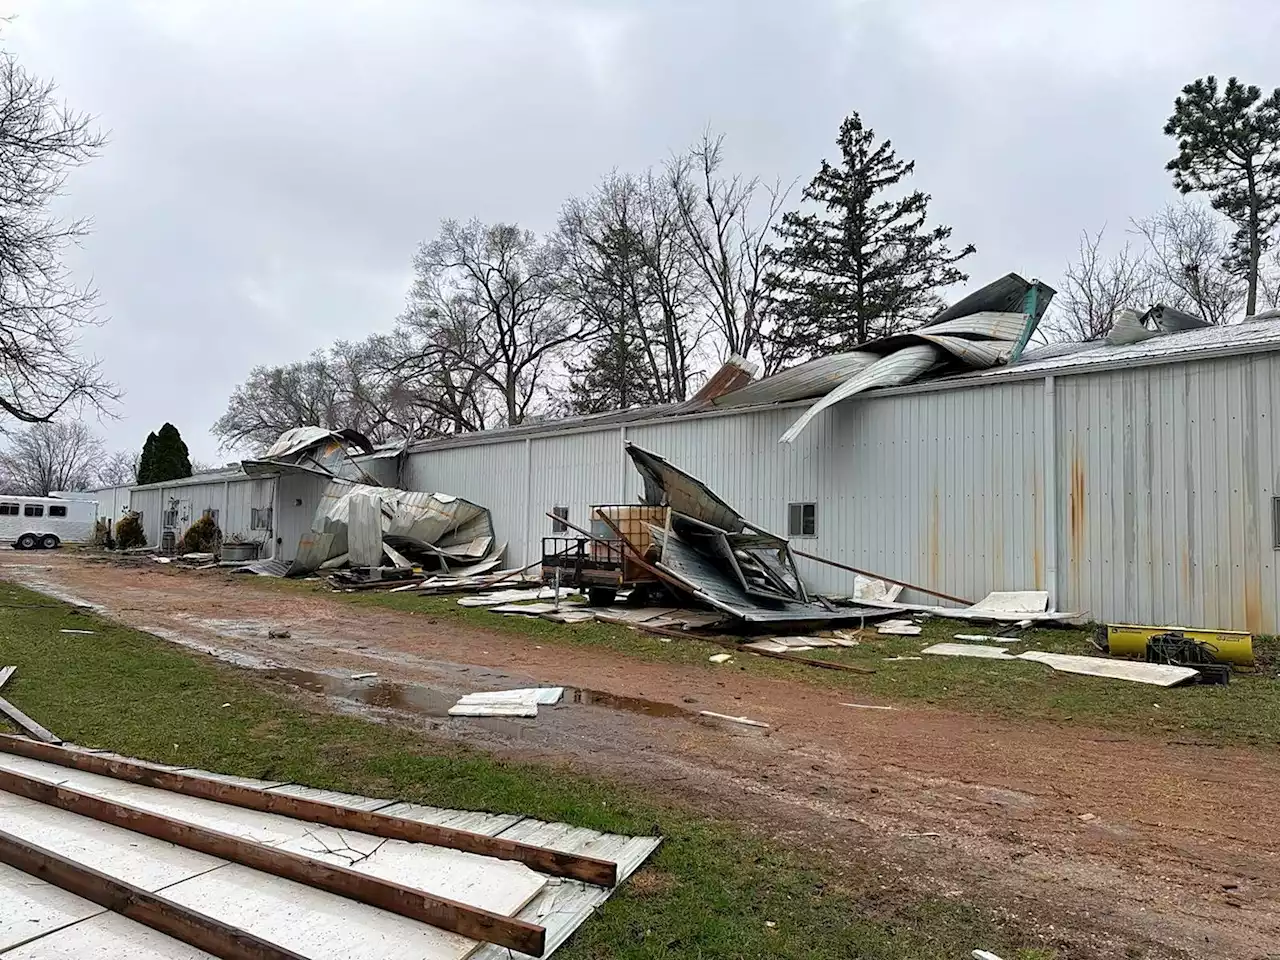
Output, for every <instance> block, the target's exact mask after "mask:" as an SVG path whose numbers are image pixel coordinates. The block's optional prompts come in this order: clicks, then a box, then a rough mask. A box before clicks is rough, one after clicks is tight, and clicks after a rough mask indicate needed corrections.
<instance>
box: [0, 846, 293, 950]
mask: <svg viewBox="0 0 1280 960" xmlns="http://www.w3.org/2000/svg"><path fill="white" fill-rule="evenodd" d="M0 863H7V864H8V865H9V866H11V867H13V868H15V869H17V870H21V871H22V872H23V873H26V874H29V875H31V876H33V877H38V878H39V879H41V880H44V881H46V882H48V883H51V884H53V885H54V886H55V887H61V888H62V889H63V890H67V891H69V892H71V893H74V894H75V895H76V896H78V897H83V898H84V899H85V900H89V901H91V902H92V903H96V904H98V906H100V907H105V908H106V909H108V910H110V911H112V912H113V913H118V914H120V915H121V916H123V917H128V918H129V919H130V920H133V921H135V922H137V923H141V924H143V925H144V926H147V927H150V928H151V929H152V930H157V931H159V932H160V933H163V934H165V935H166V936H169V937H173V938H174V939H175V940H181V941H182V942H183V943H189V944H191V946H193V947H196V948H197V949H199V950H203V951H205V952H206V953H210V954H212V955H213V956H215V957H226V958H228V960H304V958H303V957H302V955H301V954H297V953H294V952H293V951H292V950H286V949H285V948H284V947H278V946H276V945H275V944H273V943H270V942H268V941H266V940H263V939H261V938H259V937H255V936H254V935H253V934H251V933H246V932H245V931H244V930H241V929H240V928H239V927H234V926H231V925H230V924H226V923H223V922H222V921H220V920H215V919H213V918H212V917H207V916H205V915H204V914H202V913H198V912H196V911H195V910H192V909H191V908H189V907H185V906H183V905H182V904H179V903H174V902H173V901H172V900H166V899H165V898H164V897H161V896H157V895H156V894H153V893H148V892H147V891H146V890H143V889H142V888H141V887H135V886H134V885H133V884H131V883H126V882H125V881H123V880H117V879H116V878H115V877H109V876H107V875H106V874H105V873H100V872H99V871H97V870H94V869H93V868H92V867H88V866H85V865H84V864H82V863H76V862H75V861H74V860H69V859H68V858H66V857H64V856H61V855H60V854H57V853H54V852H53V851H52V850H46V849H45V848H43V847H39V846H36V845H35V844H33V843H31V842H29V841H27V840H24V839H22V838H21V837H15V836H13V835H12V834H9V833H5V832H4V831H2V830H0Z"/></svg>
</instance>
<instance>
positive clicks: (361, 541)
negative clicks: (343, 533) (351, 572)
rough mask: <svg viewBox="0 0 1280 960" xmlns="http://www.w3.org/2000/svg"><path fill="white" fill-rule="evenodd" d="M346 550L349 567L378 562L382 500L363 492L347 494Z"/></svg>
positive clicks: (376, 564) (372, 564)
mask: <svg viewBox="0 0 1280 960" xmlns="http://www.w3.org/2000/svg"><path fill="white" fill-rule="evenodd" d="M346 500H347V553H348V561H349V562H350V564H351V565H352V566H353V567H376V566H378V565H379V564H381V563H382V527H383V523H382V500H381V498H379V497H377V496H374V495H373V494H372V493H367V492H365V491H364V490H363V489H362V490H361V491H360V492H356V491H351V492H350V493H348V494H347V498H346Z"/></svg>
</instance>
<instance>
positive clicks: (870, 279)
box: [767, 113, 974, 360]
mask: <svg viewBox="0 0 1280 960" xmlns="http://www.w3.org/2000/svg"><path fill="white" fill-rule="evenodd" d="M836 143H837V144H838V145H839V147H840V160H839V162H838V163H836V164H832V163H828V162H827V161H826V160H823V161H822V168H821V169H820V170H819V171H818V174H817V176H815V177H814V178H813V180H811V181H810V182H809V185H808V186H807V187H805V189H804V193H803V194H802V198H803V200H804V201H808V202H809V203H811V204H813V205H815V206H816V207H817V210H815V211H813V212H805V211H803V210H795V211H792V212H790V213H787V214H786V215H785V216H784V217H783V218H782V223H781V224H780V225H779V226H778V231H777V232H778V236H779V237H780V238H781V240H782V243H781V244H780V245H779V246H778V248H777V249H775V250H774V251H773V252H774V254H775V255H776V257H777V264H778V266H777V268H776V269H775V270H773V271H772V272H771V273H770V274H769V276H768V278H767V284H768V289H769V298H770V303H771V306H772V311H773V314H774V318H775V330H774V332H773V338H774V340H775V341H778V342H777V343H776V344H775V345H776V346H777V347H778V348H779V349H782V350H784V351H785V352H787V353H788V354H790V355H791V356H792V357H793V359H797V360H800V359H809V358H812V357H816V356H822V355H825V354H831V353H839V352H841V351H845V350H851V349H854V348H855V347H857V346H858V345H859V344H862V343H866V342H867V341H868V340H874V339H876V338H877V337H883V336H886V335H888V334H892V333H896V332H899V331H902V330H906V329H910V328H912V327H914V326H917V325H919V324H920V323H922V322H924V321H925V320H927V319H928V318H929V317H930V316H931V315H932V314H934V313H935V312H937V310H938V308H939V307H940V306H941V304H942V300H941V298H940V296H939V294H940V291H941V290H942V289H943V288H945V287H947V286H949V285H951V284H953V283H958V282H961V281H963V280H967V279H968V275H967V274H965V273H963V272H962V271H961V270H959V269H958V268H957V267H956V266H955V264H956V263H958V262H959V261H961V260H963V259H964V258H965V257H967V256H969V255H970V254H971V253H973V252H974V246H973V244H969V245H967V246H965V247H964V248H963V249H962V250H961V251H960V252H959V253H955V254H953V253H952V252H951V250H950V248H949V247H948V246H947V241H948V240H949V239H950V237H951V228H950V227H942V226H938V227H926V226H925V218H926V215H927V212H928V206H929V196H928V194H925V193H922V192H921V191H919V190H915V191H912V192H910V193H906V194H905V195H902V194H901V192H900V191H894V190H893V188H894V187H895V186H897V185H898V184H899V183H900V182H901V181H902V180H904V179H905V178H906V177H909V176H911V174H912V173H913V172H914V171H915V162H914V161H910V162H907V161H903V160H899V159H898V157H897V155H896V154H895V153H894V151H893V146H892V144H891V143H890V142H889V141H888V140H885V141H883V142H877V141H876V137H875V132H874V131H872V130H870V129H868V128H866V127H864V126H863V124H862V119H861V118H860V117H859V116H858V115H857V114H856V113H855V114H853V115H851V116H850V117H848V118H847V119H846V120H845V121H844V122H843V123H842V124H841V125H840V135H839V137H837V139H836Z"/></svg>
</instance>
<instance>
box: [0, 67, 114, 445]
mask: <svg viewBox="0 0 1280 960" xmlns="http://www.w3.org/2000/svg"><path fill="white" fill-rule="evenodd" d="M104 142H105V140H104V137H103V136H102V134H100V133H98V132H97V131H95V130H94V128H93V125H92V122H91V120H90V118H89V117H88V116H86V115H85V114H82V113H75V112H73V111H71V110H70V109H68V108H67V107H66V106H64V105H63V104H61V103H59V101H58V100H57V99H56V97H55V95H54V86H53V84H51V83H49V82H47V81H43V80H40V79H37V78H36V77H33V76H31V75H30V74H29V73H27V72H26V71H25V70H24V69H23V68H22V66H21V65H20V64H19V63H18V61H17V58H16V57H15V56H14V55H13V54H12V53H9V52H7V51H0V409H2V410H3V411H5V412H6V413H8V414H9V416H11V417H13V418H14V419H17V420H20V421H24V422H26V423H40V422H45V421H49V420H52V419H54V418H56V417H58V416H59V415H60V414H61V413H62V412H63V411H65V410H68V409H76V408H78V407H79V406H81V405H83V404H89V405H90V406H95V407H98V408H99V409H102V407H103V405H105V404H108V403H110V402H111V401H113V400H115V399H117V397H118V393H117V392H116V390H115V388H114V387H112V386H111V385H110V384H109V383H107V381H106V380H105V379H104V378H103V376H102V373H101V371H100V369H99V365H98V363H97V362H96V361H91V360H86V359H85V358H84V357H81V356H80V355H79V354H78V353H77V352H76V347H77V341H78V332H79V331H80V330H81V329H82V328H83V327H84V326H86V325H88V324H94V323H96V322H97V320H96V317H95V312H94V311H95V307H96V305H97V297H96V294H95V293H94V291H93V290H92V289H91V288H89V287H83V286H77V285H76V284H75V283H74V282H72V280H71V279H70V277H69V275H68V272H67V269H66V267H65V265H64V264H63V262H62V252H63V250H64V249H65V247H66V245H67V244H69V243H72V242H74V241H75V240H77V239H78V238H79V237H81V236H83V235H84V234H85V232H86V230H87V227H88V223H87V221H85V220H70V221H64V220H59V219H58V218H57V217H55V216H53V215H52V214H51V213H50V212H49V206H50V203H51V202H52V201H53V200H54V199H55V198H56V197H57V196H59V195H60V194H61V192H62V186H63V184H64V182H65V180H66V176H67V172H68V171H69V170H70V169H71V168H73V167H75V166H78V165H79V164H82V163H84V162H86V161H88V160H89V159H91V158H92V157H94V156H95V155H96V154H97V152H98V150H99V149H100V148H101V147H102V145H103V143H104Z"/></svg>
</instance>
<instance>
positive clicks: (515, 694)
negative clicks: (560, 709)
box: [458, 687, 564, 706]
mask: <svg viewBox="0 0 1280 960" xmlns="http://www.w3.org/2000/svg"><path fill="white" fill-rule="evenodd" d="M563 696H564V687H526V688H523V689H520V690H487V691H480V692H477V693H467V694H463V695H462V697H461V698H460V699H459V700H458V702H459V703H534V704H542V705H545V706H550V705H551V704H553V703H559V702H560V698H561V697H563Z"/></svg>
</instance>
